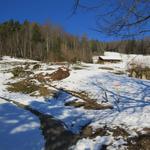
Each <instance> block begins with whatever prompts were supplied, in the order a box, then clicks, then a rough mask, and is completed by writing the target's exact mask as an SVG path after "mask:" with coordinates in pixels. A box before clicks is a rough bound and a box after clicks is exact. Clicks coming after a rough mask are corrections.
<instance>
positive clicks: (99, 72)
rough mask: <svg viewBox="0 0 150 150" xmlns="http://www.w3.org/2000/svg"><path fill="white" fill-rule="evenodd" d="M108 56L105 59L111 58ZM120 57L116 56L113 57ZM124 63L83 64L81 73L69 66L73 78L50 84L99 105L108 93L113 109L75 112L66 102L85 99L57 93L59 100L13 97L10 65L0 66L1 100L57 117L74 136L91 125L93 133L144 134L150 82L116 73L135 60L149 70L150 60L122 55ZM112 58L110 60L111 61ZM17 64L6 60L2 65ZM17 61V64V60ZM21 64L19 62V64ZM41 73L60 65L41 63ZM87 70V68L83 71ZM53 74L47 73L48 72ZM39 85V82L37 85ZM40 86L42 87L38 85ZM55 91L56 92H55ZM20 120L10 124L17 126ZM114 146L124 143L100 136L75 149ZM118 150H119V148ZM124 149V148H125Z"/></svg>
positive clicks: (149, 107) (148, 123)
mask: <svg viewBox="0 0 150 150" xmlns="http://www.w3.org/2000/svg"><path fill="white" fill-rule="evenodd" d="M110 54H111V53H110V52H108V53H106V55H110ZM114 55H117V54H116V53H113V54H112V56H114ZM119 55H120V56H121V58H122V62H120V63H115V64H103V65H101V64H86V63H82V64H81V68H82V69H80V70H75V69H73V67H74V66H70V70H71V71H70V76H69V77H68V78H66V79H63V80H61V81H55V82H52V83H51V84H52V85H53V86H56V87H57V88H60V89H61V88H63V89H65V90H69V91H75V92H83V91H84V92H86V93H87V94H88V96H89V97H90V98H91V99H92V100H94V101H96V102H97V103H99V104H102V103H103V102H102V101H103V100H104V97H105V93H106V94H107V99H108V101H109V103H110V104H112V105H113V107H114V109H105V110H86V109H84V108H83V107H79V108H75V107H73V106H65V103H66V102H69V101H73V100H77V101H78V102H83V100H82V99H80V98H77V97H75V96H72V95H70V94H68V93H66V92H64V91H61V90H57V95H58V96H57V97H54V98H53V97H48V98H47V99H46V100H45V98H43V97H31V96H30V95H26V94H22V93H10V92H8V91H7V89H6V88H7V85H6V83H7V82H14V81H15V80H14V79H13V80H12V79H11V77H12V74H11V73H9V72H5V73H4V72H3V71H2V70H8V69H9V68H11V67H12V66H11V64H7V66H3V65H1V64H0V70H1V72H0V96H1V97H5V98H9V99H13V100H14V101H17V102H20V103H23V104H25V105H30V106H31V107H33V108H34V109H37V110H38V111H40V112H42V113H45V114H49V115H52V116H54V117H55V118H57V119H59V120H61V121H62V122H63V123H64V125H65V127H66V128H67V129H69V130H71V131H72V132H73V133H79V132H80V130H81V129H82V127H83V126H85V125H86V124H89V125H90V126H91V127H92V128H93V130H96V129H98V128H100V127H103V126H105V125H107V126H110V127H115V126H120V127H122V128H124V129H126V130H127V131H129V132H130V133H131V134H132V135H134V134H135V132H133V131H142V129H143V128H150V118H149V116H150V81H148V80H141V79H135V78H130V77H128V76H127V75H126V74H124V75H115V74H113V71H114V72H115V71H118V70H120V71H125V70H126V69H127V67H128V64H130V63H131V62H133V60H136V59H137V61H138V62H140V61H142V62H143V66H144V65H145V66H148V67H150V59H149V57H150V56H142V55H125V54H119ZM112 56H111V57H112ZM6 60H8V62H11V61H14V59H13V60H11V59H10V58H9V59H6V58H5V59H3V60H2V61H1V62H7V61H6ZM16 61H17V60H16ZM17 62H18V61H17ZM41 65H42V67H41V68H40V70H37V71H34V73H35V74H37V73H41V72H42V73H45V74H46V73H52V72H53V71H55V70H56V69H57V68H58V67H60V66H59V65H47V64H44V63H42V64H41ZM83 66H84V67H83ZM49 67H50V68H52V69H54V70H47V68H49ZM101 67H110V68H113V69H114V70H113V71H112V72H110V70H107V68H106V69H101ZM37 83H38V82H37ZM38 84H39V83H38ZM55 90H56V89H55ZM15 121H17V120H15V119H14V120H11V122H15ZM32 126H33V128H34V127H36V128H37V124H34V123H33V124H30V126H28V125H27V124H24V125H23V126H20V128H17V129H14V130H13V133H16V132H20V131H23V129H24V130H25V131H26V130H29V131H30V130H32ZM108 143H113V144H114V147H113V146H112V145H113V144H112V145H111V146H109V149H111V150H112V149H115V148H116V147H119V145H123V144H124V141H123V139H120V140H117V141H116V140H115V139H113V137H112V136H103V137H100V136H97V137H96V138H95V139H89V138H84V139H81V140H79V141H78V142H77V144H76V145H75V146H74V149H76V150H80V149H90V150H96V149H98V148H100V147H101V146H102V145H103V144H108ZM107 148H108V147H107ZM116 149H117V148H116ZM122 149H124V147H122ZM120 150H121V149H120Z"/></svg>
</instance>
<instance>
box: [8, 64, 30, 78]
mask: <svg viewBox="0 0 150 150" xmlns="http://www.w3.org/2000/svg"><path fill="white" fill-rule="evenodd" d="M11 73H12V74H13V77H14V78H17V77H19V78H24V77H28V76H29V75H31V74H33V72H31V71H25V69H24V68H23V67H15V68H13V69H12V70H11Z"/></svg>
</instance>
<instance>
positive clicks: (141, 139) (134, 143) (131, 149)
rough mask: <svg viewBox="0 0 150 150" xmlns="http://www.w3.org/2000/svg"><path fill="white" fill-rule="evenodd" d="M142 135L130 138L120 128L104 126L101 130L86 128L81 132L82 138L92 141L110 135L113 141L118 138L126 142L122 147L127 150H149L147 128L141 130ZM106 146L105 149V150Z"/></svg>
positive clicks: (149, 137)
mask: <svg viewBox="0 0 150 150" xmlns="http://www.w3.org/2000/svg"><path fill="white" fill-rule="evenodd" d="M143 131H144V133H143V134H142V133H138V132H137V136H134V137H133V136H131V135H130V134H129V133H128V132H127V131H126V130H125V129H124V128H121V127H118V126H116V127H113V128H110V127H107V126H104V127H102V128H98V129H95V130H94V129H93V128H92V127H91V126H86V127H85V128H84V129H83V130H82V133H81V135H82V137H83V138H87V137H88V138H90V139H94V138H95V137H97V136H109V135H112V136H113V137H114V139H115V140H118V139H119V138H120V137H122V138H123V140H124V141H125V142H126V143H124V144H123V145H124V146H125V147H126V149H127V150H150V134H149V133H150V132H149V131H150V129H149V128H147V129H146V130H145V129H143ZM107 146H110V145H105V148H106V150H107Z"/></svg>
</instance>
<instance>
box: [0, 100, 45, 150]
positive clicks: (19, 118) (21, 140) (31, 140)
mask: <svg viewBox="0 0 150 150" xmlns="http://www.w3.org/2000/svg"><path fill="white" fill-rule="evenodd" d="M39 128H40V123H39V120H38V118H37V117H35V116H34V115H33V114H32V113H30V112H28V111H25V110H23V109H20V108H18V107H17V106H15V105H13V104H10V103H8V102H6V101H4V100H2V99H0V149H1V150H10V149H11V150H27V149H28V150H42V149H43V148H44V137H43V136H42V133H41V130H40V129H39Z"/></svg>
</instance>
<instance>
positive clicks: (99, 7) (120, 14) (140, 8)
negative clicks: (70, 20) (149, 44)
mask: <svg viewBox="0 0 150 150" xmlns="http://www.w3.org/2000/svg"><path fill="white" fill-rule="evenodd" d="M77 9H78V10H79V9H81V10H85V11H88V12H90V11H92V13H93V12H94V14H95V16H96V19H95V22H96V27H95V29H94V30H95V31H98V32H103V33H105V34H107V35H117V36H123V37H129V36H132V37H133V36H139V35H140V36H141V35H145V34H147V33H150V0H95V1H90V0H86V1H85V0H74V9H73V13H72V14H75V12H76V11H77Z"/></svg>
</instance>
